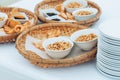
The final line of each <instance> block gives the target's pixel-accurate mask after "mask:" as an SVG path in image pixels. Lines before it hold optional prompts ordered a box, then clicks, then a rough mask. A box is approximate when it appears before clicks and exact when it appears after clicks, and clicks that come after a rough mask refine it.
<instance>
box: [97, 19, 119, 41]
mask: <svg viewBox="0 0 120 80" xmlns="http://www.w3.org/2000/svg"><path fill="white" fill-rule="evenodd" d="M119 23H120V19H111V20H108V21H105V22H103V23H102V24H100V26H99V31H100V33H103V35H104V36H106V37H108V38H111V39H115V40H120V27H119V26H120V24H119Z"/></svg>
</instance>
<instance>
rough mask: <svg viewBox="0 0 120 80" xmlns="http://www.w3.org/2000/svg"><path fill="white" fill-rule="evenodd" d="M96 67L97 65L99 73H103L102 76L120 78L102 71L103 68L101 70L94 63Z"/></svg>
mask: <svg viewBox="0 0 120 80" xmlns="http://www.w3.org/2000/svg"><path fill="white" fill-rule="evenodd" d="M96 67H97V69H98V71H99V72H100V73H101V74H103V75H104V76H106V77H109V78H112V79H120V77H117V76H113V75H110V74H109V73H107V72H104V71H103V70H101V69H100V68H99V67H98V65H96Z"/></svg>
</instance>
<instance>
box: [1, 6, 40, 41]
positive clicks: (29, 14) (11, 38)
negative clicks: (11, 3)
mask: <svg viewBox="0 0 120 80" xmlns="http://www.w3.org/2000/svg"><path fill="white" fill-rule="evenodd" d="M14 8H15V9H18V11H19V12H25V14H26V15H27V17H28V19H33V22H32V24H31V26H33V25H36V24H37V21H38V19H37V17H36V15H35V14H33V13H32V12H31V11H29V10H26V9H22V8H16V7H0V12H5V13H7V14H8V13H10V12H11V11H12V10H13V9H14ZM18 35H19V34H18V33H15V34H7V35H5V36H0V43H5V42H13V41H15V40H16V37H17V36H18Z"/></svg>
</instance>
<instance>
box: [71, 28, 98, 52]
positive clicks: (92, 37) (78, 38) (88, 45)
mask: <svg viewBox="0 0 120 80" xmlns="http://www.w3.org/2000/svg"><path fill="white" fill-rule="evenodd" d="M97 36H98V35H97V31H96V30H95V29H84V30H79V31H76V32H74V33H73V34H72V35H71V37H70V39H71V40H72V41H73V42H74V43H75V44H76V45H78V46H79V47H80V49H82V50H85V51H88V50H91V49H92V48H93V47H95V46H96V44H97Z"/></svg>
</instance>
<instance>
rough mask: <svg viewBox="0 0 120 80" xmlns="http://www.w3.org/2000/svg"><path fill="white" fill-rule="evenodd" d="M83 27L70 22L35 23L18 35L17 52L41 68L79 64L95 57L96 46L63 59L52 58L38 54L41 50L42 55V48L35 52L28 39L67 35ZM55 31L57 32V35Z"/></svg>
mask: <svg viewBox="0 0 120 80" xmlns="http://www.w3.org/2000/svg"><path fill="white" fill-rule="evenodd" d="M83 29H86V28H85V26H82V25H76V24H71V23H47V24H42V25H36V26H34V27H32V28H31V29H30V30H27V31H24V32H23V33H22V34H20V35H19V36H18V38H17V40H16V48H17V49H18V52H19V53H20V54H21V55H22V56H24V58H26V59H28V60H29V61H30V62H31V63H32V64H34V65H36V66H39V67H42V68H56V67H68V66H73V65H77V64H81V63H84V62H86V61H89V60H92V59H94V58H95V56H96V51H97V48H96V47H95V48H93V49H92V50H90V51H86V52H83V53H81V52H77V55H74V56H70V55H68V56H67V57H65V58H63V59H52V58H43V57H42V56H41V55H39V54H41V53H42V52H43V54H42V55H44V54H45V53H44V52H45V51H44V50H43V51H42V50H41V49H37V50H40V51H42V52H40V53H37V52H36V51H35V50H32V49H33V45H30V44H31V43H30V42H29V40H31V41H34V39H33V38H35V39H38V40H45V39H47V38H51V37H59V36H67V37H69V36H71V34H72V33H74V32H75V31H78V30H83ZM55 31H57V32H59V34H57V33H56V32H55ZM55 33H56V34H57V36H56V34H55ZM51 35H52V36H51ZM28 36H30V37H32V38H31V39H28V38H27V37H28ZM27 39H28V40H27ZM32 39H33V40H32ZM27 43H28V44H27ZM26 46H28V47H30V48H31V49H27V47H26ZM79 50H80V49H79ZM72 51H73V50H72ZM72 54H76V52H71V55H72Z"/></svg>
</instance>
